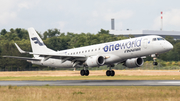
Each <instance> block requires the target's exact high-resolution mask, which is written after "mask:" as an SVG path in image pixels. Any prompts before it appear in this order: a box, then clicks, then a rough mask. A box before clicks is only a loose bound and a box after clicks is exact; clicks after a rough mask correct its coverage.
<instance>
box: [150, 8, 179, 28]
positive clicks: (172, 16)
mask: <svg viewBox="0 0 180 101" xmlns="http://www.w3.org/2000/svg"><path fill="white" fill-rule="evenodd" d="M160 26H161V16H158V17H156V18H155V20H154V24H153V28H156V29H157V28H160ZM163 26H164V27H166V26H180V9H172V10H171V11H167V12H163Z"/></svg>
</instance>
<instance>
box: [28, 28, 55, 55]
mask: <svg viewBox="0 0 180 101" xmlns="http://www.w3.org/2000/svg"><path fill="white" fill-rule="evenodd" d="M28 33H29V38H30V42H31V47H32V51H33V53H49V52H55V51H53V50H51V49H49V48H47V47H46V45H45V44H44V43H43V41H42V39H41V38H40V37H39V35H38V34H37V32H36V31H35V29H34V28H28ZM34 57H39V56H37V55H34Z"/></svg>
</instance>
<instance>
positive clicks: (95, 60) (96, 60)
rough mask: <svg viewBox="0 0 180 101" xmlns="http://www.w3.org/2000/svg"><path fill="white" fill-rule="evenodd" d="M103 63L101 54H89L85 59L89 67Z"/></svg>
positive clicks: (103, 59)
mask: <svg viewBox="0 0 180 101" xmlns="http://www.w3.org/2000/svg"><path fill="white" fill-rule="evenodd" d="M104 63H105V58H104V57H103V56H90V57H88V58H87V60H86V64H87V65H88V66H89V67H96V66H102V65H104Z"/></svg>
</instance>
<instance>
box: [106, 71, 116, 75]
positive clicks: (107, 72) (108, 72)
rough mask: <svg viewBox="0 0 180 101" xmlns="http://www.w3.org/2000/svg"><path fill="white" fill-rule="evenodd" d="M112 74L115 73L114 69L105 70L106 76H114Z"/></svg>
mask: <svg viewBox="0 0 180 101" xmlns="http://www.w3.org/2000/svg"><path fill="white" fill-rule="evenodd" d="M114 75H115V72H114V70H107V71H106V76H114Z"/></svg>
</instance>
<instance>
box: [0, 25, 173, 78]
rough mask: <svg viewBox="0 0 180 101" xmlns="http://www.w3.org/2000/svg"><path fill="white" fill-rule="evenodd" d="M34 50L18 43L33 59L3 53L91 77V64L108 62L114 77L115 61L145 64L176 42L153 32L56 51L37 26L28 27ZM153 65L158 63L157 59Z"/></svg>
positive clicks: (130, 64)
mask: <svg viewBox="0 0 180 101" xmlns="http://www.w3.org/2000/svg"><path fill="white" fill-rule="evenodd" d="M28 33H29V38H30V42H31V47H32V52H27V51H23V50H22V49H21V48H20V47H19V46H18V45H17V44H16V43H15V45H16V47H17V49H18V50H19V52H20V53H28V54H32V55H33V58H29V57H17V56H3V57H9V58H17V59H23V60H27V61H28V62H31V63H32V64H37V65H43V66H50V67H56V68H78V67H84V69H83V70H81V71H80V74H81V75H82V76H84V75H85V76H88V75H89V70H88V67H99V66H103V65H107V66H108V67H109V70H107V71H106V75H107V76H114V75H115V72H114V71H113V70H112V69H111V68H112V67H114V65H115V64H118V63H122V64H124V65H125V66H126V67H129V68H135V67H140V66H142V65H143V63H144V60H143V58H142V57H144V56H148V55H151V56H157V55H158V54H161V53H164V52H167V51H169V50H171V49H173V45H172V44H171V43H170V42H168V41H167V40H165V39H164V38H162V37H161V36H156V35H150V36H143V37H137V38H131V39H125V40H119V41H113V42H107V43H102V44H96V45H90V46H85V47H79V48H73V49H67V50H62V51H54V50H51V49H49V48H47V47H46V45H45V44H44V43H43V41H42V39H41V38H40V37H39V35H38V34H37V32H36V31H35V30H34V28H29V29H28ZM154 64H156V65H157V63H156V62H154Z"/></svg>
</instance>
